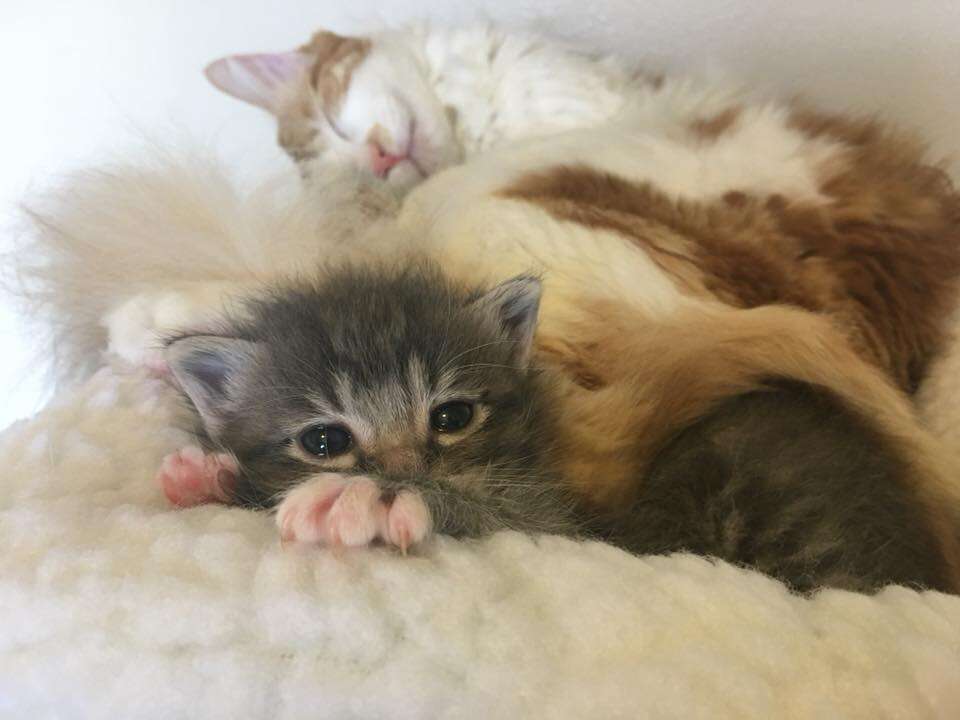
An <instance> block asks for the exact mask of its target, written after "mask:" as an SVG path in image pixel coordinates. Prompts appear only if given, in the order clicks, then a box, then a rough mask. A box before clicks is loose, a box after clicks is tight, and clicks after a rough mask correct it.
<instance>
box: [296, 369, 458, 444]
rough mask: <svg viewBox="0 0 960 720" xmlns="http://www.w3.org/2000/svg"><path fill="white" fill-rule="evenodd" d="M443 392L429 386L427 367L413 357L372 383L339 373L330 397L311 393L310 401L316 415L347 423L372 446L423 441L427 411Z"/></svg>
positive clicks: (331, 384)
mask: <svg viewBox="0 0 960 720" xmlns="http://www.w3.org/2000/svg"><path fill="white" fill-rule="evenodd" d="M443 390H444V387H443V386H435V384H434V383H431V381H430V377H429V373H428V370H427V367H426V365H425V364H424V363H423V361H422V360H421V359H420V358H419V357H417V356H416V355H414V356H411V357H410V359H409V360H408V361H407V363H406V366H405V368H404V370H403V371H401V372H398V373H387V374H385V375H384V377H383V378H382V379H380V380H379V381H378V382H377V383H374V384H370V383H366V382H363V381H361V380H359V379H358V378H355V377H352V376H351V375H350V374H349V373H347V372H344V371H338V372H336V373H334V376H333V378H332V382H331V383H330V390H329V397H328V396H327V395H325V394H324V395H321V394H313V395H311V396H310V398H309V399H310V402H311V404H312V405H313V406H314V407H315V408H316V410H317V412H318V413H319V414H321V415H323V416H326V417H330V418H336V419H338V420H340V421H342V422H344V423H346V424H347V425H349V426H350V427H351V428H352V429H353V431H354V432H355V433H356V434H357V435H358V438H359V439H360V440H361V442H364V443H373V442H375V441H376V440H377V439H380V438H384V437H391V436H397V435H400V434H403V435H409V434H413V435H414V436H415V437H416V438H418V439H425V437H426V434H427V418H428V416H429V413H430V408H431V407H432V405H433V403H434V402H435V398H436V397H438V395H442V391H443Z"/></svg>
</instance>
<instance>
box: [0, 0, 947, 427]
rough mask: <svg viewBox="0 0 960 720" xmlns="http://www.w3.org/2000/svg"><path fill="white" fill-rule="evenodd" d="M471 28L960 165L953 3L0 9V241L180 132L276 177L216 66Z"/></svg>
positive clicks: (681, 1)
mask: <svg viewBox="0 0 960 720" xmlns="http://www.w3.org/2000/svg"><path fill="white" fill-rule="evenodd" d="M484 14H487V15H489V16H493V17H495V18H498V19H500V20H502V21H505V22H508V23H512V24H513V25H516V26H533V27H535V28H537V29H539V30H540V31H542V32H546V33H549V34H554V35H557V36H560V37H564V38H567V39H570V40H574V41H576V42H578V43H581V44H583V45H585V46H588V47H596V48H599V47H606V48H609V49H611V50H615V51H618V52H622V53H627V54H630V55H632V56H635V57H639V58H645V59H647V60H648V61H649V62H650V64H651V65H652V66H655V67H657V68H658V69H667V70H671V69H672V70H682V69H684V68H694V69H697V70H701V69H703V68H705V67H709V66H710V65H712V64H714V63H719V64H720V65H722V67H723V68H724V69H726V70H729V71H732V72H733V73H735V74H737V75H739V76H741V77H743V78H745V79H747V80H748V81H750V82H754V83H760V84H762V85H764V86H766V87H770V88H773V89H775V90H777V91H780V92H784V93H789V94H797V93H801V94H803V95H805V96H807V97H809V98H811V99H814V100H816V101H818V102H821V103H823V104H825V105H828V106H830V107H834V108H837V109H841V110H847V109H851V110H860V111H868V112H879V113H882V114H883V115H886V116H887V117H889V118H891V119H893V120H895V121H898V122H901V123H905V124H909V125H913V126H916V127H919V128H921V129H923V130H924V131H925V132H926V134H927V136H928V138H929V139H930V141H931V143H932V145H933V146H934V148H935V150H936V151H937V152H938V153H939V154H941V155H947V154H950V153H954V152H956V151H957V150H958V149H960V139H958V132H960V2H958V1H957V0H913V1H912V2H903V0H767V1H766V2H755V1H753V0H698V1H693V0H592V1H591V2H583V0H556V1H554V2H546V1H540V2H535V1H533V0H499V2H497V1H495V0H485V1H484V0H480V1H477V2H466V1H464V0H404V1H403V2H398V0H380V1H379V2H377V0H274V1H273V2H255V1H254V0H72V1H69V2H68V1H66V0H0V108H2V110H0V118H2V119H0V227H2V228H7V227H8V225H9V223H10V221H11V219H12V218H13V207H14V206H15V204H16V203H17V202H18V201H19V200H20V199H22V198H23V197H24V196H25V194H27V193H28V192H29V191H30V190H31V189H36V188H42V187H44V186H45V185H47V184H49V183H50V182H51V181H52V180H53V179H55V177H56V176H57V174H58V173H62V172H63V171H65V170H67V169H70V168H73V167H77V166H78V165H82V164H85V163H89V162H96V161H98V159H101V158H102V157H103V155H104V153H106V152H109V153H110V154H113V155H116V154H117V153H118V152H120V151H122V149H123V148H124V147H131V146H136V145H137V144H138V143H141V142H142V141H143V140H144V139H145V138H146V139H149V140H152V141H154V142H164V141H169V140H170V139H171V138H172V139H176V138H183V136H184V134H186V133H189V135H190V137H191V138H195V139H199V140H200V141H201V142H202V143H205V144H207V145H210V146H213V147H216V148H217V149H218V150H219V151H220V154H221V155H223V156H224V157H227V158H230V159H231V160H233V161H235V162H236V163H237V164H238V166H240V167H241V168H243V169H244V170H249V172H250V173H251V174H256V173H257V172H258V171H259V168H261V167H262V166H264V165H267V166H272V167H280V166H282V163H284V162H285V161H284V160H283V158H281V157H280V155H279V154H278V152H277V151H276V150H274V148H273V139H272V137H273V128H272V124H271V123H270V121H269V119H268V118H267V117H265V116H264V115H262V114H260V113H259V112H257V111H256V110H254V109H250V108H246V107H242V106H240V105H239V104H236V103H234V102H231V101H230V100H228V99H227V98H225V97H224V96H222V95H219V94H218V93H216V92H215V91H214V90H213V89H212V88H210V87H208V86H207V85H206V82H205V81H204V79H203V78H202V76H201V74H200V69H201V68H202V67H203V65H204V64H205V63H206V62H207V61H209V60H210V59H212V58H214V57H217V56H219V55H222V54H226V53H229V52H236V51H245V50H251V51H252V50H271V49H278V50H279V49H285V48H289V47H293V46H294V45H297V44H299V43H300V42H302V41H303V40H304V39H306V37H307V36H308V35H309V34H310V32H311V31H312V30H314V29H315V28H317V27H321V26H323V27H327V28H330V29H333V30H338V31H340V32H357V31H363V30H365V29H368V28H371V27H374V26H376V25H380V24H389V23H395V22H401V21H404V20H409V19H412V18H416V17H424V16H431V17H434V18H440V19H442V20H445V21H448V22H460V21H465V20H467V19H470V18H476V17H482V16H483V15H484ZM951 160H952V161H953V167H954V168H956V167H957V164H956V161H955V160H953V159H951ZM3 232H4V233H5V234H4V235H2V236H0V250H3V249H5V247H6V242H7V239H6V238H8V237H9V234H8V232H9V231H7V230H6V229H4V231H3ZM21 325H22V323H21V322H20V321H19V320H18V319H17V318H16V316H15V314H14V312H13V309H12V307H11V304H10V302H9V301H8V300H6V299H3V300H2V301H0V427H2V426H4V425H6V424H7V423H8V422H9V421H11V420H13V419H15V418H17V417H20V416H23V415H26V414H29V413H31V412H32V411H34V410H35V409H37V407H38V406H39V405H40V403H41V402H42V399H43V385H42V382H41V380H40V378H39V376H37V375H36V373H34V374H33V375H31V373H30V372H29V371H30V370H31V369H32V368H35V367H36V363H35V362H34V359H33V356H32V355H31V354H30V343H29V332H23V331H22V328H21Z"/></svg>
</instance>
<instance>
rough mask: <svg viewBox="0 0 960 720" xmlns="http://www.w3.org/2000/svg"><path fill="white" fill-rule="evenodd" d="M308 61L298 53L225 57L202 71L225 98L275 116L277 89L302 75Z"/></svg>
mask: <svg viewBox="0 0 960 720" xmlns="http://www.w3.org/2000/svg"><path fill="white" fill-rule="evenodd" d="M311 62H312V58H311V57H310V56H309V55H305V54H304V53H300V52H286V53H261V54H256V55H229V56H227V57H224V58H220V59H219V60H214V61H213V62H212V63H210V64H209V65H207V67H206V68H205V69H204V71H203V72H204V74H205V75H206V76H207V79H208V80H209V81H210V82H211V83H213V84H214V85H215V86H216V87H218V88H219V89H221V90H223V91H224V92H225V93H227V95H232V96H233V97H235V98H238V99H239V100H243V101H244V102H248V103H250V104H252V105H257V106H258V107H262V108H263V109H264V110H268V111H270V112H272V113H273V114H274V115H276V114H277V112H278V111H279V107H278V100H279V94H280V91H281V89H282V88H283V87H284V86H286V85H288V84H289V83H291V82H293V81H294V80H296V79H297V78H298V77H300V76H301V75H302V74H303V73H305V72H306V71H307V70H308V69H309V67H310V63H311Z"/></svg>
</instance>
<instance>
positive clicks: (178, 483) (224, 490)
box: [156, 445, 238, 507]
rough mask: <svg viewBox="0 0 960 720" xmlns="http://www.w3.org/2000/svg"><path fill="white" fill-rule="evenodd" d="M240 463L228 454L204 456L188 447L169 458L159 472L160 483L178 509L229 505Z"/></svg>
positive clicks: (194, 448)
mask: <svg viewBox="0 0 960 720" xmlns="http://www.w3.org/2000/svg"><path fill="white" fill-rule="evenodd" d="M237 469H238V468H237V461H236V459H235V458H234V457H233V456H232V455H227V454H226V453H210V454H209V455H208V454H206V453H204V452H203V450H201V449H200V448H198V447H194V446H192V445H191V446H187V447H185V448H182V449H181V450H179V451H177V452H175V453H171V454H169V455H167V456H166V457H165V458H164V459H163V462H162V463H161V465H160V470H159V471H158V472H157V476H156V479H157V482H159V483H160V486H161V487H162V488H163V492H164V494H165V495H166V496H167V499H168V500H169V501H170V502H172V503H173V504H174V505H177V506H179V507H192V506H194V505H203V504H205V503H215V502H229V495H228V492H229V490H230V486H232V485H233V483H234V482H235V481H236V477H237Z"/></svg>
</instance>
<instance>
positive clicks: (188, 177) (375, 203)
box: [4, 155, 395, 383]
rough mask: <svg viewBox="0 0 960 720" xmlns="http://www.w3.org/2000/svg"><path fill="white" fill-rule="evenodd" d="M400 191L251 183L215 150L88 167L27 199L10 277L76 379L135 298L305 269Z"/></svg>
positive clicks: (349, 184) (337, 181)
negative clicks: (245, 184)
mask: <svg viewBox="0 0 960 720" xmlns="http://www.w3.org/2000/svg"><path fill="white" fill-rule="evenodd" d="M358 199H359V201H358ZM394 202H395V201H394V200H393V198H392V197H391V196H389V195H386V194H383V193H382V192H378V191H376V190H374V189H373V188H372V186H369V185H365V184H364V183H363V181H362V180H360V179H356V181H355V180H354V179H353V178H344V177H341V176H337V177H331V178H330V179H329V180H328V181H326V182H318V183H316V184H314V185H313V192H312V193H307V194H305V196H304V197H300V193H299V190H298V191H297V192H291V191H290V188H289V187H288V186H287V185H286V184H285V183H284V181H280V180H275V181H273V182H270V183H267V184H264V185H263V186H261V187H259V188H257V189H254V190H252V191H250V192H243V191H241V190H240V189H239V188H238V186H237V183H236V182H235V181H234V180H233V178H232V177H231V176H230V174H229V173H227V172H226V171H225V170H224V169H223V168H222V167H221V166H220V164H219V163H218V162H216V161H214V160H212V159H209V158H201V159H197V158H195V157H189V158H188V157H185V156H181V157H177V156H174V155H163V156H154V157H153V158H152V159H150V160H148V161H146V162H141V163H140V164H120V165H114V166H105V167H99V168H91V169H85V170H81V171H78V172H75V173H73V174H72V175H70V176H68V177H67V178H66V179H65V180H64V181H63V182H62V183H60V184H59V186H57V187H54V188H53V189H51V190H48V191H47V192H45V193H42V194H38V195H36V196H34V197H31V198H28V199H27V200H26V201H25V203H24V204H23V207H22V229H21V232H19V233H18V237H17V238H16V242H15V244H14V250H13V252H11V253H10V255H9V257H8V259H7V261H6V262H5V263H4V266H5V268H6V271H7V274H6V277H5V278H4V284H5V285H6V286H7V288H8V289H9V290H10V291H12V293H13V294H14V295H15V296H16V297H17V298H18V299H19V300H20V301H21V303H22V306H23V310H24V312H25V314H26V315H27V316H28V317H30V318H31V319H32V320H34V321H35V322H36V324H37V326H38V336H42V337H43V347H42V348H40V350H41V352H42V354H43V355H44V356H47V357H51V358H52V370H53V371H54V373H55V377H56V379H57V381H58V382H61V383H62V382H72V381H76V380H79V379H82V378H83V377H85V376H86V375H88V374H89V373H90V372H91V371H93V370H94V369H95V368H96V367H97V365H98V363H99V361H100V359H101V356H102V353H103V351H104V350H105V348H106V344H107V330H106V327H105V324H104V323H105V318H106V317H107V316H108V315H109V313H111V312H112V311H113V310H115V309H117V308H118V307H120V306H122V305H123V304H124V303H126V302H127V301H129V300H131V299H132V298H134V297H136V296H138V295H140V294H143V293H159V292H176V291H183V290H189V289H190V288H191V287H193V286H196V287H200V286H209V285H211V284H217V283H221V284H230V285H233V284H237V285H241V286H242V285H244V284H246V283H254V282H259V281H262V280H267V279H271V278H275V277H276V276H278V275H290V274H299V273H302V272H303V271H304V270H305V269H306V268H308V267H310V266H311V265H314V264H316V263H318V262H323V261H324V260H326V259H329V257H330V255H331V253H330V252H329V248H331V247H336V245H337V244H338V243H341V242H344V241H346V240H347V239H349V238H350V237H351V236H352V234H353V233H356V232H357V231H359V230H360V229H362V228H364V227H367V226H368V225H369V224H370V221H371V220H372V219H373V218H375V217H377V216H379V215H381V214H383V213H385V212H389V211H390V210H391V209H392V208H393V203H394ZM334 208H336V211H335V212H334V211H332V210H333V209H334ZM321 238H322V239H323V242H320V241H319V240H320V239H321Z"/></svg>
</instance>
